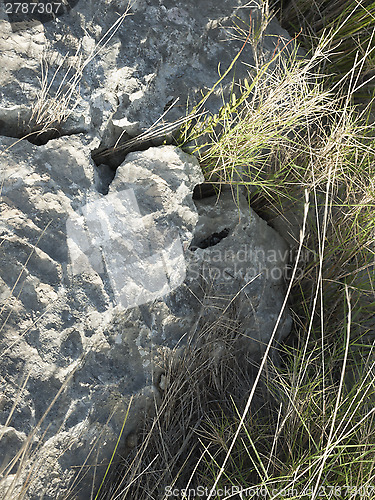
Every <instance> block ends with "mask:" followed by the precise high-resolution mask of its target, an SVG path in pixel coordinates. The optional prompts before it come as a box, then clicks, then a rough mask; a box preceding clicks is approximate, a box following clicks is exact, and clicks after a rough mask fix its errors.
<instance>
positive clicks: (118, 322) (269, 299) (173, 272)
mask: <svg viewBox="0 0 375 500" xmlns="http://www.w3.org/2000/svg"><path fill="white" fill-rule="evenodd" d="M69 4H70V7H71V8H70V10H69V12H67V13H66V14H64V15H62V16H60V17H58V18H57V19H56V20H54V21H53V20H51V21H48V22H45V23H44V24H40V22H33V20H32V16H30V18H28V19H26V17H27V16H26V17H24V18H22V16H21V17H17V18H16V21H17V22H13V23H11V22H9V20H10V19H13V20H14V19H15V18H14V17H13V18H12V16H10V17H8V16H7V14H6V13H5V10H4V4H1V5H0V67H1V68H2V71H1V72H0V136H7V137H2V138H1V141H0V147H1V155H0V166H1V167H0V168H1V175H0V182H1V198H0V202H1V214H2V217H1V218H0V236H1V240H0V241H1V245H0V301H1V306H0V307H1V308H0V370H1V377H2V378H1V382H0V384H1V385H0V392H1V397H0V426H1V427H0V464H1V465H3V466H6V465H7V464H8V463H10V462H9V461H10V459H11V458H13V457H16V459H15V461H14V462H13V463H12V464H11V465H10V466H9V469H8V470H6V471H7V472H8V477H7V478H6V479H5V480H4V481H1V479H0V496H2V497H4V498H9V499H13V498H17V495H18V492H19V491H20V488H21V487H22V485H23V486H25V481H26V478H28V479H27V481H28V483H27V485H26V486H27V488H28V493H27V497H28V498H30V499H40V498H44V499H51V500H52V499H54V500H55V499H57V498H64V496H66V495H68V494H69V493H70V492H72V491H73V489H74V491H78V492H75V493H74V495H75V496H74V498H82V499H84V500H86V499H87V498H89V496H90V491H91V483H92V481H93V474H94V469H95V467H96V466H97V465H98V468H97V469H96V481H97V482H98V481H100V479H101V477H102V476H103V473H104V471H105V465H103V464H106V463H108V460H109V458H110V456H111V454H112V451H113V448H114V446H115V443H116V440H117V438H118V435H119V433H120V430H121V427H122V424H123V420H124V417H125V415H126V412H127V408H128V405H129V403H130V402H131V407H130V412H129V416H128V418H127V421H126V425H125V429H124V433H123V437H124V438H126V437H127V436H129V435H130V436H133V432H134V431H135V429H136V428H137V425H138V424H139V419H140V415H141V414H142V411H143V410H144V409H146V408H148V407H150V406H152V404H153V400H154V398H159V397H160V391H161V390H162V387H160V384H158V381H159V380H160V377H161V374H162V371H163V359H164V357H165V356H166V355H169V353H170V352H171V350H172V349H174V348H175V347H176V346H178V345H183V343H184V342H185V341H186V338H187V335H188V334H189V333H190V332H192V331H194V329H195V328H197V327H198V325H199V323H200V322H206V321H212V320H217V319H218V316H220V314H221V312H222V311H226V314H230V315H232V317H234V318H235V319H236V320H237V321H238V324H239V325H240V333H242V334H243V338H244V345H245V346H246V349H247V350H248V351H249V352H252V353H253V354H254V356H255V355H256V354H257V353H259V351H261V350H262V349H263V347H264V344H265V343H267V341H268V339H269V337H270V335H271V333H272V330H273V327H274V324H275V320H276V317H277V315H278V313H279V311H280V307H281V303H282V299H283V293H284V280H283V272H284V268H285V264H286V259H287V248H286V245H285V243H284V241H283V240H282V239H281V238H280V237H279V236H278V234H277V233H276V232H275V231H273V230H272V229H271V228H270V227H268V226H267V224H266V223H265V222H264V221H262V220H261V219H260V218H259V217H258V216H257V215H256V214H255V213H253V212H252V211H251V210H249V207H248V205H247V203H246V201H245V199H242V198H240V199H239V200H238V203H237V204H235V203H234V202H233V200H232V196H231V193H226V192H224V193H223V194H222V196H221V197H220V199H219V200H218V201H217V200H216V198H215V197H213V198H207V199H204V200H200V201H196V202H195V203H194V201H193V199H192V193H193V189H194V187H195V186H196V185H197V184H199V183H201V182H203V176H202V173H201V170H200V166H199V164H198V162H197V160H196V159H195V158H194V157H191V156H189V155H187V154H185V153H183V152H182V151H180V150H178V149H177V148H174V147H172V146H163V147H159V148H150V149H148V150H147V151H144V152H134V153H131V154H129V155H128V156H127V157H126V159H125V161H124V162H123V163H122V164H121V165H120V166H119V168H118V169H117V171H116V175H115V178H114V180H113V181H112V177H113V175H114V174H113V173H112V174H111V172H110V169H109V168H107V167H106V166H105V165H101V166H99V168H97V167H96V166H95V165H94V163H93V161H92V159H91V152H92V151H93V150H94V149H95V148H97V147H98V146H99V145H100V144H102V145H108V144H113V142H114V141H115V140H117V138H119V137H120V135H121V134H124V135H123V137H124V138H125V139H126V138H129V137H130V136H134V135H136V134H138V133H140V132H142V131H144V130H146V129H147V128H148V127H150V125H152V124H153V123H154V122H155V121H156V120H157V119H158V118H159V117H160V115H161V114H162V113H163V110H164V109H165V107H166V106H167V105H168V103H169V102H170V101H171V100H172V101H173V99H175V98H177V97H178V98H179V102H178V105H177V106H175V107H174V108H173V110H171V112H170V113H169V114H168V115H167V118H166V119H168V120H169V121H173V120H176V119H178V118H180V117H181V116H184V114H185V111H186V104H187V102H188V103H189V105H192V104H193V103H195V102H197V101H199V99H200V97H201V94H200V92H201V89H203V91H205V90H207V89H209V88H210V87H211V86H212V85H213V84H214V83H215V82H216V81H217V78H218V73H217V68H218V64H219V63H221V68H222V69H221V71H223V68H225V69H226V68H227V67H228V66H229V65H230V63H231V61H232V60H233V58H234V57H235V55H236V54H237V52H238V51H239V50H240V48H241V46H242V42H240V41H238V40H234V39H231V37H230V36H229V35H228V32H227V30H226V27H228V26H231V25H233V22H234V20H236V19H237V21H238V19H239V18H240V19H243V20H244V21H248V19H249V14H250V10H249V9H248V8H244V7H243V6H242V2H240V1H237V0H225V1H223V2H216V1H214V0H206V1H204V2H201V3H200V5H199V8H197V6H196V5H193V4H190V3H188V2H183V1H180V2H170V1H168V0H165V1H163V2H160V1H158V2H157V1H155V0H149V1H146V0H140V1H136V2H133V7H132V15H131V16H128V17H126V18H125V19H124V20H123V22H122V23H117V21H118V19H119V16H118V13H119V14H122V13H123V12H124V11H125V10H126V5H123V4H122V3H121V2H109V3H108V2H102V3H101V2H91V1H89V2H85V3H82V2H78V3H77V4H76V3H75V2H69ZM256 16H257V14H256V10H253V11H252V19H255V18H256ZM44 19H47V18H44ZM238 22H239V21H238ZM112 26H113V29H112V31H111V27H112ZM268 32H269V33H273V34H280V35H281V36H282V37H285V39H289V37H288V35H287V34H286V32H285V31H284V30H281V28H280V27H278V25H277V24H275V23H271V25H270V26H269V28H268ZM103 36H104V37H105V38H104V39H103ZM276 45H277V39H276V38H275V37H269V38H267V37H266V39H265V42H264V47H263V55H264V58H265V59H267V58H269V57H270V56H271V55H272V54H273V52H274V50H275V47H276ZM77 50H78V52H76V51H77ZM94 55H95V57H92V56H94ZM40 58H42V61H44V62H43V63H42V64H43V67H44V75H45V76H46V79H45V81H44V87H43V84H42V87H41V83H40V81H39V78H42V77H43V74H42V73H41V62H40ZM241 61H246V62H247V63H249V64H252V62H253V60H252V52H251V49H250V46H249V45H246V46H245V48H244V50H243V52H242V53H241ZM239 62H240V61H239ZM245 74H246V67H245V66H242V65H241V64H238V65H237V69H236V77H237V78H238V77H241V76H244V75H245ZM64 75H65V76H64ZM232 76H233V75H230V76H229V78H228V79H227V81H226V82H223V84H225V85H226V88H227V90H228V88H229V87H230V83H231V78H232ZM42 81H43V78H42ZM225 85H224V87H225ZM43 88H44V93H43V91H42V90H43ZM220 104H221V98H220V95H219V93H218V94H216V95H214V96H213V98H212V99H211V102H209V103H208V108H209V109H210V110H211V111H217V110H218V108H219V106H220ZM46 125H48V126H49V127H53V128H54V129H56V134H57V135H66V134H74V135H71V136H69V137H60V138H58V139H53V140H49V142H47V140H48V139H50V138H51V136H53V133H52V134H50V135H47V136H46V135H45V136H43V137H42V138H40V141H39V142H40V143H43V142H44V143H45V142H47V143H46V144H44V145H42V146H35V145H33V144H31V143H29V142H27V141H19V142H18V143H16V144H14V142H15V141H14V139H12V138H11V137H22V136H23V135H24V134H25V133H27V132H30V131H32V130H35V129H38V128H41V127H43V126H46ZM34 139H35V138H34ZM111 181H112V182H111ZM107 192H108V194H103V193H107ZM233 297H235V300H233V301H232V299H233ZM289 326H290V318H289V316H288V315H287V314H285V315H284V316H283V321H282V322H281V325H280V328H279V331H278V337H279V338H280V337H282V336H283V335H285V333H287V332H288V329H289ZM131 441H132V439H130V438H129V439H128V442H131ZM25 447H26V448H27V453H26V460H24V463H28V466H27V467H26V468H25V469H22V473H21V474H20V475H19V476H17V475H16V472H17V470H18V467H19V466H20V465H21V460H22V455H21V453H22V452H23V451H24V450H25Z"/></svg>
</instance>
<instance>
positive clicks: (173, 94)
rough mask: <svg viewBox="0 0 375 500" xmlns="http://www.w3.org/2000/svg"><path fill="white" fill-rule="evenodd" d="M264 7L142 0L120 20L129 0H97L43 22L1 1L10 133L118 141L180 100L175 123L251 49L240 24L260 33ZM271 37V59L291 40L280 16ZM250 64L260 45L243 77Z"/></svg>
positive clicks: (243, 69)
mask: <svg viewBox="0 0 375 500" xmlns="http://www.w3.org/2000/svg"><path fill="white" fill-rule="evenodd" d="M70 3H72V2H70ZM257 6H258V4H257V2H252V3H251V8H250V7H249V5H247V4H246V3H245V2H241V1H240V0H223V1H220V2H217V1H216V0H205V1H203V2H200V3H199V6H198V5H196V4H194V3H191V2H186V1H181V0H180V1H178V2H171V1H169V0H165V1H162V2H161V1H160V2H159V1H156V0H137V1H135V2H132V7H131V9H130V11H129V14H131V15H128V16H126V17H125V18H124V19H123V20H122V22H119V15H122V14H124V13H125V12H126V11H127V8H126V2H125V3H122V2H115V1H111V2H104V1H101V2H100V1H99V2H98V1H95V2H94V1H88V2H78V3H77V5H75V6H74V7H73V8H71V9H70V10H69V12H67V13H66V14H64V15H62V16H59V17H58V18H57V19H56V20H55V21H49V22H45V23H44V24H41V23H40V22H39V21H37V20H34V18H35V16H34V17H33V15H32V14H24V16H23V17H24V22H23V23H22V22H17V23H14V22H13V23H11V22H9V20H11V19H12V16H9V15H7V14H6V9H5V7H4V4H1V5H0V67H1V68H2V72H1V73H0V134H3V135H8V136H13V137H21V136H22V135H24V134H25V132H27V131H29V130H30V127H31V128H32V127H37V126H38V125H41V124H42V123H43V122H44V123H46V122H48V121H49V122H50V126H51V127H55V128H56V129H57V131H58V132H60V133H62V134H69V133H78V132H91V133H94V134H95V135H96V136H98V137H100V139H101V140H102V143H103V145H113V144H114V141H116V140H117V139H118V138H119V136H120V135H121V134H123V136H122V137H123V138H124V139H127V138H129V137H134V136H135V135H137V134H139V133H140V132H142V131H144V130H145V129H147V128H148V127H150V126H151V125H152V124H154V123H155V122H156V121H157V120H158V119H159V118H160V116H161V115H162V114H163V112H164V110H165V109H167V108H168V106H169V105H170V104H171V103H172V102H173V101H174V100H175V99H177V98H178V99H179V101H178V103H177V104H176V105H175V106H174V107H173V109H172V110H171V111H170V112H169V113H168V115H167V116H166V121H168V122H173V121H174V120H176V119H178V118H181V117H182V116H184V115H185V113H186V108H187V107H188V108H191V107H192V106H193V105H194V104H196V103H197V102H199V101H200V100H201V98H202V94H201V92H202V91H203V92H207V91H208V90H209V89H210V88H211V87H212V86H213V85H214V84H215V83H216V81H217V80H218V78H219V73H218V68H219V65H220V73H221V74H222V73H223V72H224V71H225V70H226V69H227V68H228V67H229V66H230V64H231V62H232V61H233V59H234V57H235V56H236V55H237V53H238V52H239V50H240V49H241V47H242V45H243V41H241V40H238V39H235V36H233V35H234V31H233V26H234V25H237V26H239V27H240V28H241V29H243V30H244V32H246V31H248V29H249V25H250V24H252V29H253V33H255V31H256V26H259V22H260V12H259V8H258V7H257ZM8 10H9V9H8ZM250 19H251V22H250ZM33 20H34V21H33ZM254 23H255V24H254ZM266 34H268V35H269V36H265V37H264V39H263V40H262V50H261V51H260V52H261V56H262V57H263V58H264V60H265V61H267V60H269V59H270V58H271V57H272V55H273V54H274V51H275V48H276V47H278V49H277V50H280V49H281V48H282V47H284V45H285V42H286V41H289V40H290V37H289V35H288V34H287V32H286V31H285V30H283V29H282V28H281V27H280V26H279V25H278V23H277V22H276V21H272V22H271V23H270V25H269V26H268V28H267V30H266ZM275 35H278V36H275ZM242 62H245V63H246V64H247V65H250V66H251V65H253V64H254V58H253V52H252V48H251V44H250V43H247V44H246V46H245V47H244V48H243V51H242V53H241V56H240V58H239V60H238V61H237V63H236V66H235V78H236V79H239V78H243V77H245V76H246V75H247V71H248V68H249V66H245V65H243V64H242ZM42 67H43V75H42V72H41V68H42ZM43 77H44V79H43ZM232 79H233V72H231V73H230V74H229V75H228V76H227V78H226V79H225V80H224V81H223V82H221V85H220V87H221V88H224V89H226V90H227V91H228V89H229V88H230V87H231V84H232ZM40 80H42V81H40ZM221 104H222V97H221V90H220V89H219V88H218V89H217V91H216V92H215V93H214V94H213V95H212V96H211V98H210V100H209V101H208V102H207V105H206V107H208V109H210V110H211V111H213V112H217V111H218V109H219V107H220V106H221Z"/></svg>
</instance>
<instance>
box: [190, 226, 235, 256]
mask: <svg viewBox="0 0 375 500" xmlns="http://www.w3.org/2000/svg"><path fill="white" fill-rule="evenodd" d="M228 234H229V229H228V228H224V229H223V230H222V231H220V233H212V234H211V235H210V236H207V238H204V240H201V241H200V242H199V243H197V244H196V245H191V247H190V250H191V251H193V252H194V251H195V250H197V248H209V247H214V246H215V245H217V244H218V243H220V241H221V240H223V239H224V238H226V237H227V236H228Z"/></svg>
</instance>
